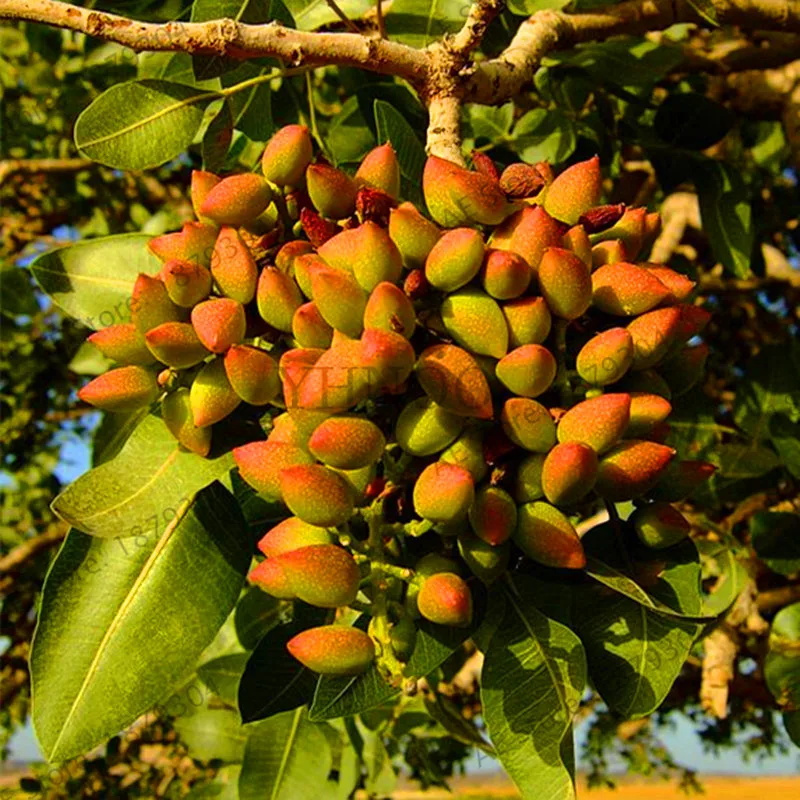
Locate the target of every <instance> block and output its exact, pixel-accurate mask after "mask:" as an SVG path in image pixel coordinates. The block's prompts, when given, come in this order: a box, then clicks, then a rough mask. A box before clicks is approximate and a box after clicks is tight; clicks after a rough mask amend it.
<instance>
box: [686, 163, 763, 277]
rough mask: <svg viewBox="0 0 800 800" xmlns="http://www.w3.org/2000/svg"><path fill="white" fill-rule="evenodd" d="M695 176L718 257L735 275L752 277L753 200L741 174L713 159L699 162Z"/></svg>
mask: <svg viewBox="0 0 800 800" xmlns="http://www.w3.org/2000/svg"><path fill="white" fill-rule="evenodd" d="M694 174H695V181H696V184H697V194H698V199H699V201H700V216H701V217H702V218H703V230H704V231H705V232H706V233H707V234H708V238H709V240H710V241H711V248H712V250H713V251H714V255H715V256H716V258H717V259H719V261H720V263H721V264H722V265H723V266H724V267H725V268H726V269H727V270H728V271H729V272H730V273H731V274H732V275H735V276H736V277H737V278H747V277H749V276H750V274H751V272H750V254H751V252H752V249H753V235H754V232H753V220H752V213H751V208H750V197H749V194H748V191H747V187H746V186H745V184H744V181H743V180H742V177H741V175H740V174H739V173H738V172H737V171H736V170H735V169H733V168H732V167H729V166H728V165H727V164H724V163H722V162H721V161H714V160H713V159H710V158H708V159H702V160H698V161H697V162H696V165H695V173H694Z"/></svg>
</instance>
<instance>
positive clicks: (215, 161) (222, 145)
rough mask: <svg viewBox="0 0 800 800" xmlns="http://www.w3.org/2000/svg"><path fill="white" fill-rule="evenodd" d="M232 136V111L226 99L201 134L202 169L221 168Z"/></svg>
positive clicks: (218, 169) (211, 170)
mask: <svg viewBox="0 0 800 800" xmlns="http://www.w3.org/2000/svg"><path fill="white" fill-rule="evenodd" d="M232 138H233V111H232V109H231V104H230V103H229V102H228V101H227V99H226V100H225V101H223V103H222V106H221V107H220V110H219V111H218V112H217V113H216V115H215V116H214V118H213V119H212V120H211V122H210V123H209V125H208V127H207V128H206V132H205V133H204V134H203V142H202V145H201V150H202V153H203V169H205V170H208V171H209V172H220V171H221V170H222V167H223V165H224V164H225V156H226V155H228V148H229V147H230V146H231V139H232Z"/></svg>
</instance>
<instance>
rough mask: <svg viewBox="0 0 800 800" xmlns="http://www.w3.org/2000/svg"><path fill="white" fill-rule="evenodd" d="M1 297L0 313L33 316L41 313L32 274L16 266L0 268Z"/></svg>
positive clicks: (5, 265) (9, 264)
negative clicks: (34, 290)
mask: <svg viewBox="0 0 800 800" xmlns="http://www.w3.org/2000/svg"><path fill="white" fill-rule="evenodd" d="M0 297H2V303H0V312H2V313H3V314H9V315H10V316H15V315H17V314H25V315H28V316H33V315H34V314H36V313H37V312H38V311H39V304H38V303H37V302H36V295H35V294H34V292H33V283H32V282H31V276H30V273H29V272H28V271H27V270H26V269H23V268H22V267H18V266H16V265H15V264H11V263H4V264H3V265H2V266H0Z"/></svg>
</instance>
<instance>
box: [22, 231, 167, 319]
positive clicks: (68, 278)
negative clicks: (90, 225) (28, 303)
mask: <svg viewBox="0 0 800 800" xmlns="http://www.w3.org/2000/svg"><path fill="white" fill-rule="evenodd" d="M151 238H152V237H150V236H146V235H144V234H141V233H124V234H121V235H119V236H107V237H105V238H103V239H93V240H91V241H86V242H78V243H77V244H72V245H69V246H67V247H59V248H57V249H56V250H51V251H50V252H49V253H44V254H43V255H41V256H39V257H38V258H36V259H35V260H34V261H33V263H32V264H31V272H32V273H33V277H34V278H36V282H37V283H38V284H39V286H41V287H42V291H44V292H45V293H46V294H47V295H49V296H50V297H51V298H52V300H53V302H54V303H55V304H56V305H57V306H58V307H59V308H61V309H62V310H63V311H65V312H66V313H67V314H69V315H70V316H71V317H74V318H75V319H77V320H79V321H80V322H81V323H82V324H83V325H85V326H86V327H87V328H92V329H93V330H99V329H100V328H106V327H108V326H109V325H116V324H117V323H120V322H128V321H129V320H130V318H131V293H132V292H133V284H134V283H135V282H136V277H137V275H138V274H139V273H140V272H143V273H145V274H147V275H155V274H157V273H158V272H159V271H160V270H161V266H162V265H161V262H160V261H159V260H158V259H157V258H156V257H155V256H154V255H153V254H152V253H151V252H150V251H149V250H148V249H147V243H148V242H149V241H150V239H151Z"/></svg>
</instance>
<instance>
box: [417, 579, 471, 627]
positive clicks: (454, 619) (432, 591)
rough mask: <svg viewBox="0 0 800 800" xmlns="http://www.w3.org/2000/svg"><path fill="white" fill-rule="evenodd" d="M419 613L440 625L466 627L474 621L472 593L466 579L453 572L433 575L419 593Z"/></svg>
mask: <svg viewBox="0 0 800 800" xmlns="http://www.w3.org/2000/svg"><path fill="white" fill-rule="evenodd" d="M417 606H418V608H419V613H420V614H422V616H423V617H425V619H428V620H430V621H431V622H435V623H437V624H439V625H452V626H453V627H457V628H461V627H466V626H467V625H469V624H470V623H471V622H472V594H471V593H470V590H469V586H467V584H466V581H464V579H463V578H460V577H459V576H458V575H455V574H454V573H452V572H439V573H437V574H436V575H431V577H429V578H427V579H426V580H425V582H424V583H423V584H422V588H421V589H420V590H419V594H418V595H417Z"/></svg>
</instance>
